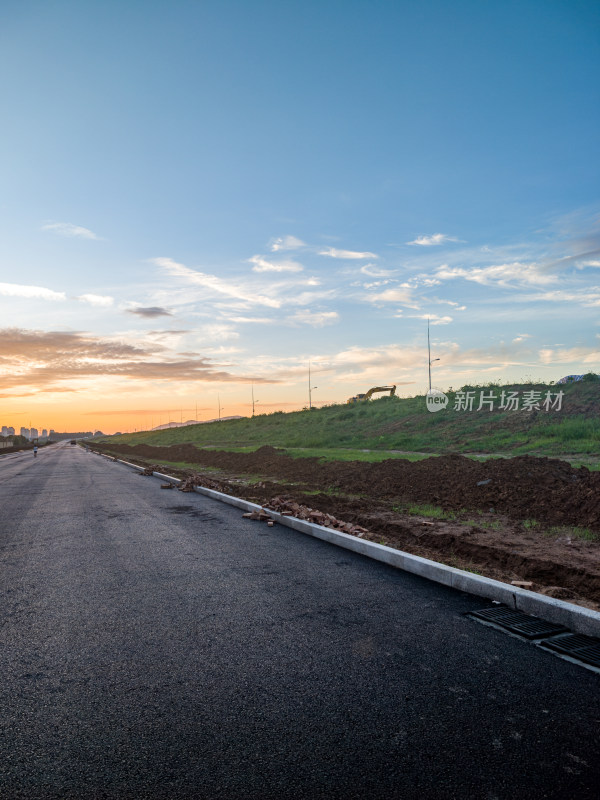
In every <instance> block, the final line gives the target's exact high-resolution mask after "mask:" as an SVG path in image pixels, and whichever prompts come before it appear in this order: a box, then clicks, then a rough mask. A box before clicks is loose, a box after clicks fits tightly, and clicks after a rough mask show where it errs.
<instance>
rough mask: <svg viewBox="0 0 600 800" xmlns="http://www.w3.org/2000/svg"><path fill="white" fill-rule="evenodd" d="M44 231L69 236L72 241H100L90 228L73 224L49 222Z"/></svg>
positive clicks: (43, 227) (43, 226)
mask: <svg viewBox="0 0 600 800" xmlns="http://www.w3.org/2000/svg"><path fill="white" fill-rule="evenodd" d="M42 230H43V231H52V232H53V233H58V234H59V235H60V236H67V237H69V238H70V239H99V238H100V237H99V236H97V235H96V234H95V233H94V232H93V231H91V230H89V228H82V227H81V226H80V225H73V224H72V223H71V222H48V223H46V224H45V225H42Z"/></svg>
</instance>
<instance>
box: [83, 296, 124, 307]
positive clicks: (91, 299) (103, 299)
mask: <svg viewBox="0 0 600 800" xmlns="http://www.w3.org/2000/svg"><path fill="white" fill-rule="evenodd" d="M75 299H76V300H81V302H82V303H89V304H90V305H91V306H98V307H100V308H108V307H109V306H112V305H113V303H114V302H115V300H114V298H113V297H108V296H107V295H102V294H81V295H79V297H76V298H75Z"/></svg>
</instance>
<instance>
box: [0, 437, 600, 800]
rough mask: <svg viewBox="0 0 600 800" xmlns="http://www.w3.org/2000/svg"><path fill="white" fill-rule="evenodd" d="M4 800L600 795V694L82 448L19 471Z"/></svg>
mask: <svg viewBox="0 0 600 800" xmlns="http://www.w3.org/2000/svg"><path fill="white" fill-rule="evenodd" d="M0 597H1V601H2V613H1V627H0V645H1V649H0V674H1V676H2V680H1V682H0V797H1V798H2V800H11V799H12V798H27V800H37V798H40V799H41V798H43V799H44V800H46V799H47V798H56V799H57V800H58V799H59V798H60V800H68V799H69V800H70V799H71V798H82V799H85V800H95V798H111V799H112V798H115V799H117V798H131V799H132V800H133V798H135V800H138V799H139V800H142V799H143V798H153V799H154V798H164V800H177V799H178V798H199V799H203V798H207V799H208V798H210V799H211V800H212V799H213V798H214V799H215V800H218V799H219V798H227V799H228V800H229V799H231V800H244V799H245V798H256V799H257V800H259V799H260V800H270V799H271V798H273V799H275V798H298V799H300V798H311V799H312V798H340V799H341V798H344V800H347V799H349V798H361V800H362V798H371V799H375V800H376V798H402V800H410V799H411V798H444V800H446V799H447V798H460V800H463V798H473V800H478V798H482V800H514V798H517V797H520V796H521V795H523V796H524V797H526V798H528V800H535V799H536V798H561V800H562V799H565V800H566V799H567V798H568V799H569V800H570V799H571V798H577V799H578V800H587V799H591V798H598V797H600V791H599V789H598V787H600V760H599V758H598V756H599V754H600V747H599V742H600V733H599V732H600V705H599V696H600V693H599V691H598V690H599V688H600V676H598V675H597V674H595V673H592V672H590V671H588V670H585V669H583V668H581V667H578V666H576V665H574V664H571V663H568V662H566V661H563V660H561V659H558V658H556V657H554V656H552V655H550V654H548V653H545V652H543V651H540V650H539V649H538V648H536V647H534V646H532V645H530V644H527V643H524V642H522V641H520V640H518V639H515V638H513V637H510V636H508V635H506V634H502V633H500V632H498V631H496V630H493V629H491V628H489V627H485V626H483V625H479V624H477V623H475V622H473V621H472V620H469V619H468V618H465V617H464V616H463V613H464V612H465V611H468V610H473V609H477V608H481V607H483V606H485V605H486V603H485V601H483V602H482V600H481V599H478V598H474V597H471V596H468V595H464V594H461V593H458V592H454V591H452V590H450V589H446V588H444V587H442V586H439V585H436V584H433V583H428V582H427V581H424V580H422V579H420V578H418V577H416V576H411V575H408V574H405V573H402V572H399V571H396V570H394V569H392V568H390V567H387V566H385V565H382V564H379V563H376V562H372V561H369V560H368V559H366V558H363V557H361V556H358V555H354V554H352V553H349V552H347V551H343V550H339V549H337V548H335V547H334V546H332V545H328V544H326V543H324V542H320V541H318V540H316V539H312V538H310V537H306V536H303V535H302V534H299V533H296V532H295V531H292V530H290V529H287V528H282V527H281V526H275V527H274V528H268V527H267V526H266V525H265V524H263V523H258V522H252V521H248V520H244V519H242V518H241V512H240V511H239V509H235V508H232V507H231V506H227V505H224V504H220V503H218V502H216V501H213V500H209V499H208V498H205V497H202V496H200V495H198V494H184V493H181V492H178V491H164V490H161V489H160V482H159V480H157V479H155V478H151V477H141V476H140V475H138V474H137V473H135V472H134V471H133V470H131V469H129V468H127V467H125V466H123V465H119V464H115V463H112V462H109V461H107V460H106V459H104V458H102V457H100V456H96V455H94V454H91V453H90V454H86V453H85V452H84V451H83V450H82V449H81V448H79V447H72V446H70V445H68V444H64V445H59V446H55V447H51V448H47V449H42V450H41V451H40V453H39V455H38V457H37V458H36V459H34V458H33V455H32V453H31V452H26V453H20V454H10V455H6V456H0Z"/></svg>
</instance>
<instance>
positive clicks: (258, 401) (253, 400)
mask: <svg viewBox="0 0 600 800" xmlns="http://www.w3.org/2000/svg"><path fill="white" fill-rule="evenodd" d="M254 403H260V400H255V399H254V384H252V416H254Z"/></svg>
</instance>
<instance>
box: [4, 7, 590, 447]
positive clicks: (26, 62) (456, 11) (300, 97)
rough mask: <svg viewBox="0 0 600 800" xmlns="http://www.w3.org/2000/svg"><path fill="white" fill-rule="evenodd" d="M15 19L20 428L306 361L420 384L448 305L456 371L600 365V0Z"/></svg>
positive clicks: (317, 395)
mask: <svg viewBox="0 0 600 800" xmlns="http://www.w3.org/2000/svg"><path fill="white" fill-rule="evenodd" d="M0 23H1V24H0V70H1V72H2V74H3V76H5V80H4V81H3V83H2V88H1V89H0V92H1V100H2V109H3V123H2V130H1V132H0V137H1V140H2V145H3V146H2V151H1V155H0V169H1V175H2V180H1V181H0V234H1V236H0V309H1V314H2V325H1V327H2V328H3V329H5V330H4V331H3V334H4V335H3V337H2V339H3V345H2V351H1V353H0V355H1V356H2V362H1V365H3V366H1V368H2V369H3V372H4V375H3V379H2V384H1V385H0V416H2V418H3V419H4V418H6V419H7V420H8V421H9V424H10V419H12V418H13V417H14V420H16V416H15V415H16V414H25V415H29V416H31V415H32V414H33V416H34V417H35V418H36V419H37V418H38V417H40V425H42V424H44V425H47V426H54V425H55V424H56V425H59V424H62V423H63V422H64V424H65V425H66V424H67V422H66V420H67V419H69V420H72V422H73V424H75V421H78V422H80V423H81V424H82V425H83V423H84V422H85V421H86V420H89V421H90V425H88V426H87V427H90V426H92V427H93V426H94V425H95V426H96V427H102V429H103V430H107V431H110V430H115V429H116V428H117V427H119V428H123V427H134V426H136V427H142V426H146V424H147V421H148V419H152V421H154V422H155V423H156V421H157V420H156V419H155V418H158V420H159V421H163V422H164V421H165V419H164V418H163V417H164V416H165V415H166V414H167V413H168V412H169V411H171V409H170V406H171V405H176V406H178V407H179V408H180V409H185V413H184V416H186V417H188V416H190V413H189V411H190V409H194V410H195V404H196V403H197V404H198V407H199V409H200V410H199V416H200V417H202V418H210V417H212V416H215V410H216V404H217V395H219V396H220V398H221V402H222V403H224V404H225V406H226V408H227V410H226V412H225V413H248V409H249V402H250V385H251V383H252V382H254V384H255V389H256V387H260V392H258V389H256V391H257V392H258V393H257V395H256V396H257V397H258V396H259V394H260V407H262V409H263V410H264V411H272V410H275V409H276V408H282V409H284V410H288V409H292V408H299V407H302V405H304V404H306V402H307V396H306V395H307V392H306V387H307V383H306V381H307V375H306V370H307V364H308V360H309V359H310V360H311V362H312V366H313V370H314V373H315V375H316V378H315V381H314V382H315V384H316V385H317V384H318V387H319V388H318V390H317V391H315V392H314V393H313V400H315V401H317V402H321V403H328V402H340V401H344V400H345V399H346V398H347V397H348V396H349V395H352V394H356V393H357V392H358V391H365V389H366V388H368V387H369V386H371V385H375V384H380V383H385V384H389V383H398V384H400V385H401V386H402V392H403V393H405V394H409V393H415V392H420V391H423V390H424V389H425V388H426V385H427V361H426V359H427V355H426V336H427V333H426V318H427V316H429V317H430V318H431V323H432V328H431V331H432V342H433V348H434V351H435V355H436V356H439V357H440V362H439V363H437V364H436V365H435V370H434V373H435V381H434V382H435V383H436V384H437V385H439V386H440V387H442V388H443V387H446V386H449V385H453V386H455V387H456V386H458V385H461V384H462V383H465V382H466V381H471V380H477V381H487V380H498V379H499V380H509V379H510V380H524V379H526V378H528V377H533V378H544V379H548V380H552V379H556V378H559V377H561V376H562V375H564V374H567V373H569V372H586V371H600V338H599V337H600V325H599V321H600V320H599V316H598V309H599V308H600V272H599V268H600V198H599V196H598V185H599V180H598V178H599V175H598V163H599V159H598V152H600V148H599V142H598V131H599V124H598V123H599V116H600V102H599V101H600V97H599V88H598V87H599V86H600V81H599V78H600V75H599V65H600V6H599V5H598V4H597V3H592V2H553V1H548V0H545V2H528V1H527V0H525V1H524V2H518V3H517V2H502V3H500V2H498V3H491V2H481V1H480V2H460V1H459V2H453V3H449V2H402V1H401V0H398V1H397V2H351V1H350V2H348V1H346V2H327V1H325V2H319V3H316V2H302V3H300V2H261V0H256V2H252V3H250V2H227V1H226V0H225V2H197V3H192V2H185V3H184V2H169V3H167V2H52V1H51V0H50V1H49V2H42V3H36V2H19V3H16V2H15V3H10V2H9V3H5V4H3V5H2V7H1V9H0ZM7 76H8V80H6V77H7ZM36 415H37V416H36ZM44 415H46V416H44ZM42 416H44V420H46V422H44V420H42V419H41V417H42ZM9 418H10V419H9ZM53 421H55V422H53ZM92 422H93V423H94V425H92ZM13 424H15V422H14V421H13Z"/></svg>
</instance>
